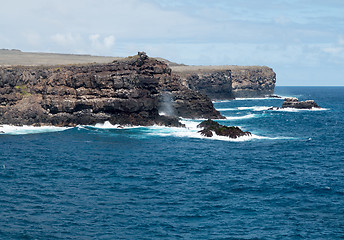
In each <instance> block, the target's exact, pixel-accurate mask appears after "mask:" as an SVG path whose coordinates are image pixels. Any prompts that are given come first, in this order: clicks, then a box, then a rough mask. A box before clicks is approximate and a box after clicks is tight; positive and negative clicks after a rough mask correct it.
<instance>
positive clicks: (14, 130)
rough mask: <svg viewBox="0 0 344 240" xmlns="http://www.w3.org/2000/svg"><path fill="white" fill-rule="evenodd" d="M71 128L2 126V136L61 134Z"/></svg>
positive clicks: (0, 130)
mask: <svg viewBox="0 0 344 240" xmlns="http://www.w3.org/2000/svg"><path fill="white" fill-rule="evenodd" d="M70 128H71V127H55V126H41V127H35V126H30V125H23V126H13V125H0V134H8V135H23V134H34V133H47V132H61V131H65V130H67V129H70Z"/></svg>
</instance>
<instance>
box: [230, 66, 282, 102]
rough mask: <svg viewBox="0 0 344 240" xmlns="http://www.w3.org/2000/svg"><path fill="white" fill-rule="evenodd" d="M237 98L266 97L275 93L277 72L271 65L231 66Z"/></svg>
mask: <svg viewBox="0 0 344 240" xmlns="http://www.w3.org/2000/svg"><path fill="white" fill-rule="evenodd" d="M231 73H232V80H233V84H232V87H233V95H234V96H235V97H236V98H246V97H248V98H249V97H264V96H266V95H270V94H273V93H274V89H275V83H276V73H275V72H274V71H273V70H272V69H271V68H269V67H241V66H233V67H231Z"/></svg>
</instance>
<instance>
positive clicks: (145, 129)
mask: <svg viewBox="0 0 344 240" xmlns="http://www.w3.org/2000/svg"><path fill="white" fill-rule="evenodd" d="M251 115H253V114H251ZM243 117H245V116H243ZM203 120H204V119H197V120H195V119H186V118H183V119H182V120H181V123H183V124H184V125H185V127H165V126H157V125H154V126H132V127H122V126H120V128H118V127H119V125H112V124H111V123H109V122H105V123H104V124H96V125H95V126H87V127H91V128H100V129H128V128H141V130H142V131H141V133H140V134H145V135H148V136H159V137H178V138H195V139H207V140H218V141H229V142H242V141H251V140H259V139H265V140H276V139H286V138H283V137H280V138H270V137H265V136H258V135H255V134H252V135H251V136H243V137H239V138H236V139H233V138H229V137H225V136H218V135H216V134H214V136H213V137H205V136H202V135H201V134H200V133H199V132H198V131H200V130H201V129H200V128H198V127H197V125H198V124H199V123H200V122H202V121H203ZM221 121H223V120H221ZM80 127H82V126H80Z"/></svg>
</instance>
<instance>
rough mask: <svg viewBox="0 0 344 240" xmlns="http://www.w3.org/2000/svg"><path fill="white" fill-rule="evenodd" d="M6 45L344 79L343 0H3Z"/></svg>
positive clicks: (290, 78)
mask: <svg viewBox="0 0 344 240" xmlns="http://www.w3.org/2000/svg"><path fill="white" fill-rule="evenodd" d="M0 11H1V14H0V48H9V49H12V48H14V49H20V50H22V51H39V52H58V53H81V54H93V55H107V56H128V55H134V54H136V53H137V51H146V52H147V53H148V55H150V56H160V57H164V58H167V59H169V60H171V61H175V62H179V63H185V64H190V65H227V64H229V65H266V66H270V67H272V68H273V69H274V70H275V72H276V73H277V85H280V86H286V85H290V86H295V85H299V86H309V85H314V86H321V85H323V86H326V85H327V86H343V85H344V1H343V0H274V1H271V0H173V1H172V0H68V1H67V0H59V1H55V0H50V1H46V0H11V1H4V0H1V10H0Z"/></svg>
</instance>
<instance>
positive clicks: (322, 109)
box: [271, 108, 329, 112]
mask: <svg viewBox="0 0 344 240" xmlns="http://www.w3.org/2000/svg"><path fill="white" fill-rule="evenodd" d="M327 110H329V109H327V108H311V109H299V108H279V109H272V110H271V111H278V112H307V111H314V112H317V111H327Z"/></svg>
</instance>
